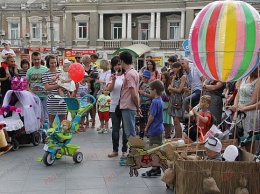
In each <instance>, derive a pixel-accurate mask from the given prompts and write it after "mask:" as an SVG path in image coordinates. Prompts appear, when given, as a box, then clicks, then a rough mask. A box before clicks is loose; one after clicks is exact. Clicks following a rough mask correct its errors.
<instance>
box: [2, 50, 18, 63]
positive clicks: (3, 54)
mask: <svg viewBox="0 0 260 194" xmlns="http://www.w3.org/2000/svg"><path fill="white" fill-rule="evenodd" d="M6 54H12V55H15V53H14V51H13V49H10V50H9V51H7V50H5V49H4V50H3V51H2V61H6V59H3V57H4V56H5V55H6Z"/></svg>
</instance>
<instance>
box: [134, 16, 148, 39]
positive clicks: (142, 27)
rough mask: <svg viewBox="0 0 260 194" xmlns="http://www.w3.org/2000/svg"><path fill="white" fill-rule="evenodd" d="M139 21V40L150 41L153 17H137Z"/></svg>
mask: <svg viewBox="0 0 260 194" xmlns="http://www.w3.org/2000/svg"><path fill="white" fill-rule="evenodd" d="M137 21H138V40H149V39H150V28H151V25H150V24H151V16H149V15H142V16H138V17H137Z"/></svg>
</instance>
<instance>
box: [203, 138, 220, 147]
mask: <svg viewBox="0 0 260 194" xmlns="http://www.w3.org/2000/svg"><path fill="white" fill-rule="evenodd" d="M205 143H208V144H209V145H211V146H216V145H217V144H218V140H217V139H216V138H215V137H209V138H208V139H207V141H206V142H205Z"/></svg>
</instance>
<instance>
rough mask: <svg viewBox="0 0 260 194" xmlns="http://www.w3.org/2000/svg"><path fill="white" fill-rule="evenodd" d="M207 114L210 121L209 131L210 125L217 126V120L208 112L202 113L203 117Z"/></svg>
mask: <svg viewBox="0 0 260 194" xmlns="http://www.w3.org/2000/svg"><path fill="white" fill-rule="evenodd" d="M207 113H210V114H211V121H210V124H209V129H210V128H211V127H212V125H217V119H216V117H215V116H214V115H213V114H212V113H211V112H210V111H206V112H205V113H204V116H205V114H207Z"/></svg>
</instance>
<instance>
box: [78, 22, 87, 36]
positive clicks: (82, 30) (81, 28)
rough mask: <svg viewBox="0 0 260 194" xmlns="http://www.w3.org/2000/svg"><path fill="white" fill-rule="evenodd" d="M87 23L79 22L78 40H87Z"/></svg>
mask: <svg viewBox="0 0 260 194" xmlns="http://www.w3.org/2000/svg"><path fill="white" fill-rule="evenodd" d="M87 29H88V27H87V22H79V25H78V38H87Z"/></svg>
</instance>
